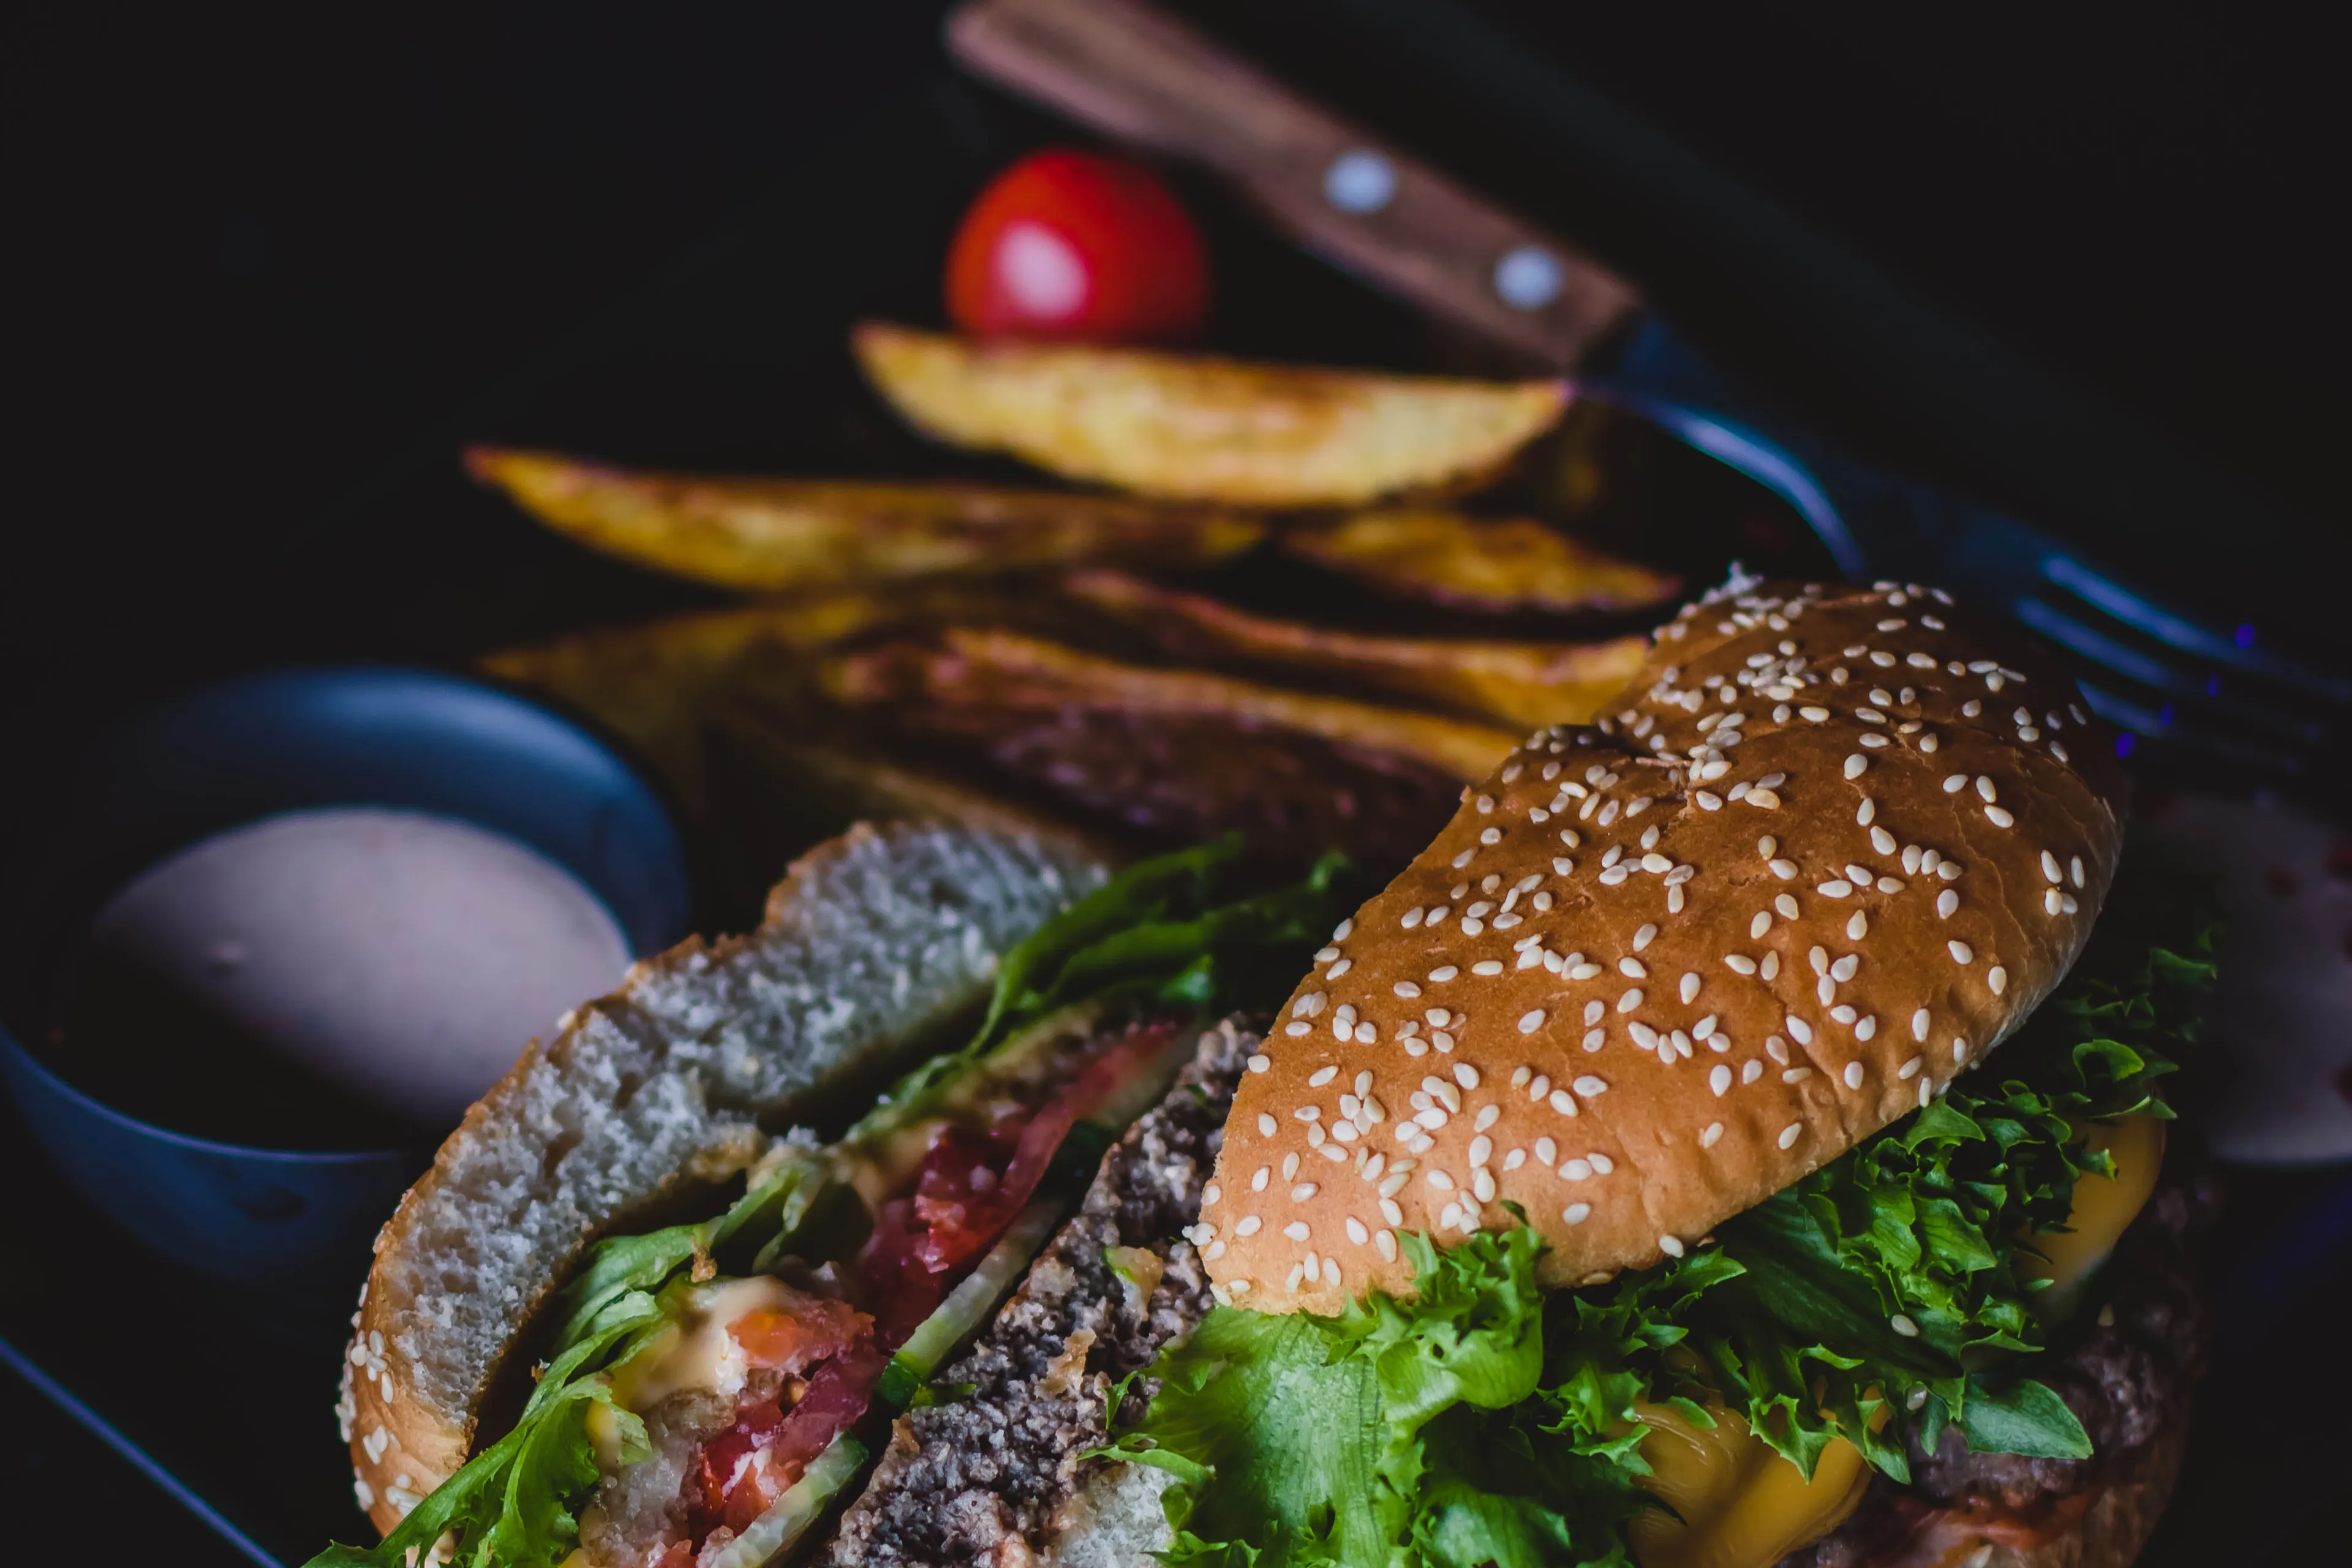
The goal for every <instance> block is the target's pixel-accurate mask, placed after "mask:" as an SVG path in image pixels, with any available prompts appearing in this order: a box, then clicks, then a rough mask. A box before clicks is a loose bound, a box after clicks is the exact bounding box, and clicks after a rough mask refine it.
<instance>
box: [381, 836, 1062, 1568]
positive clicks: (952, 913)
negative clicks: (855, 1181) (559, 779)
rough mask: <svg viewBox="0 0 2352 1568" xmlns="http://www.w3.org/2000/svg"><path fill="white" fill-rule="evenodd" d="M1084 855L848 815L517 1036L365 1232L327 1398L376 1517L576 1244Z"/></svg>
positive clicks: (949, 976) (905, 1015) (733, 1129)
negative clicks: (400, 1193) (617, 977)
mask: <svg viewBox="0 0 2352 1568" xmlns="http://www.w3.org/2000/svg"><path fill="white" fill-rule="evenodd" d="M1102 875H1103V871H1102V868H1100V867H1099V866H1097V865H1093V864H1090V863H1087V862H1086V861H1083V860H1080V859H1077V858H1073V857H1071V856H1070V855H1069V854H1067V853H1066V852H1064V851H1057V850H1055V849H1054V848H1052V847H1047V846H1045V845H1042V844H1040V843H1039V842H1037V841H1034V840H1031V839H1026V838H1022V837H1012V836H1005V835H999V834H992V833H988V832H982V831H977V830H972V829H966V828H954V827H945V826H897V827H891V828H885V829H875V828H870V827H859V828H856V829H854V830H853V831H851V832H850V833H848V834H846V835H845V836H844V837H840V838H837V839H834V840H831V841H830V842H828V843H826V844H825V845H824V846H822V847H819V848H818V849H816V850H814V852H812V853H811V854H809V855H808V856H807V857H805V858H803V859H802V860H800V861H799V862H797V863H796V864H795V865H793V868H791V870H790V872H789V873H788V874H787V876H786V877H785V879H784V880H783V881H782V882H781V883H780V884H778V886H777V887H776V889H775V890H774V891H773V892H772V894H771V895H770V896H769V900H768V908H767V911H766V915H765V918H764V920H763V921H762V922H761V925H760V927H759V929H758V930H757V931H752V932H751V933H750V934H749V935H746V936H742V937H738V938H731V939H729V940H726V941H723V942H718V943H716V944H706V943H704V942H701V941H700V940H698V939H695V940H689V941H688V942H684V943H682V944H681V945H679V946H677V947H675V948H673V949H671V950H670V951H669V952H665V953H663V954H661V955H660V956H658V957H656V958H652V959H647V960H645V961H643V962H641V963H636V964H635V965H633V966H632V967H631V969H630V971H629V973H628V975H627V977H626V978H625V981H624V982H623V984H622V985H621V987H620V989H619V990H617V991H615V992H614V993H613V994H611V995H609V996H606V997H604V998H602V999H601V1000H598V1001H595V1002H592V1003H589V1004H587V1005H584V1006H583V1007H581V1008H579V1009H577V1010H576V1011H574V1012H573V1013H572V1014H569V1015H567V1016H565V1017H564V1018H563V1019H562V1021H561V1022H560V1023H559V1024H558V1026H557V1028H556V1029H555V1031H554V1033H553V1036H552V1037H551V1039H550V1040H549V1041H548V1042H547V1043H546V1044H541V1043H540V1042H538V1041H533V1042H531V1044H530V1046H529V1047H527V1048H526V1049H525V1050H524V1051H523V1053H522V1057H521V1059H520V1060H519V1061H518V1062H517V1063H516V1064H515V1066H514V1068H513V1070H512V1071H510V1072H509V1073H508V1074H507V1076H506V1077H505V1078H504V1079H500V1080H499V1083H498V1084H497V1085H496V1086H495V1087H493V1088H492V1089H490V1091H489V1092H488V1094H486V1095H484V1096H483V1097H482V1099H481V1100H478V1102H476V1104H475V1105H474V1107H473V1108H472V1109H471V1110H468V1111H467V1114H466V1119H465V1121H464V1122H463V1123H462V1124H461V1125H460V1126H459V1127H458V1129H457V1131H455V1132H453V1133H451V1134H450V1136H449V1138H448V1140H447V1142H445V1143H443V1144H442V1146H441V1150H440V1152H439V1153H438V1154H437V1155H436V1157H435V1160H434V1163H433V1168H432V1170H431V1171H429V1172H427V1173H425V1175H424V1176H423V1177H422V1178H420V1179H419V1180H418V1181H417V1183H416V1184H415V1186H414V1187H413V1188H411V1189H410V1190H409V1193H408V1194H407V1196H406V1197H405V1198H404V1199H403V1200H402V1202H401V1205H400V1208H399V1210H398V1212H397V1213H396V1214H395V1215H394V1217H393V1219H392V1221H391V1222H390V1223H389V1224H388V1225H386V1226H384V1229H383V1233H382V1234H381V1235H380V1236H379V1237H377V1240H376V1258H375V1262H374V1266H373V1268H372V1269H371V1270H370V1273H369V1277H368V1281H367V1285H366V1287H365V1288H364V1289H363V1290H362V1293H361V1298H360V1310H359V1311H358V1313H357V1314H356V1315H355V1316H354V1318H353V1320H352V1329H353V1333H352V1342H351V1346H350V1351H349V1353H348V1355H347V1356H346V1358H345V1365H344V1378H343V1381H344V1386H343V1393H342V1398H341V1401H340V1402H339V1405H338V1408H337V1414H338V1415H339V1416H340V1418H341V1422H342V1426H343V1436H344V1438H345V1440H346V1441H347V1442H348V1443H349V1444H350V1445H351V1449H352V1464H353V1466H354V1468H355V1471H356V1476H355V1480H354V1489H355V1491H356V1494H357V1497H358V1500H359V1503H360V1506H361V1507H362V1508H363V1509H365V1510H368V1512H369V1514H370V1516H371V1517H372V1518H373V1520H374V1521H375V1523H376V1525H377V1527H378V1528H379V1529H383V1530H389V1529H391V1528H392V1527H393V1526H394V1524H396V1523H398V1522H399V1521H400V1519H401V1518H402V1517H403V1516H404V1514H405V1513H406V1512H407V1510H409V1509H410V1508H412V1507H414V1506H415V1503H416V1501H417V1500H419V1499H421V1498H423V1497H424V1496H425V1495H426V1494H427V1493H429V1492H430V1491H431V1490H432V1489H434V1488H435V1487H436V1486H437V1485H438V1484H439V1483H440V1482H441V1481H442V1480H443V1479H446V1477H448V1476H449V1475H450V1474H452V1473H454V1472H455V1471H456V1469H457V1468H458V1466H459V1465H461V1464H463V1463H464V1461H465V1458H466V1456H467V1450H468V1447H470V1445H471V1442H472V1438H473V1436H474V1424H475V1419H476V1416H477V1415H478V1409H479V1405H480V1404H481V1401H482V1398H483V1396H484V1394H485V1393H486V1392H487V1390H488V1388H489V1387H490V1385H491V1384H492V1383H493V1381H494V1380H495V1379H496V1378H497V1377H498V1375H499V1370H500V1362H501V1358H502V1357H503V1356H504V1355H505V1354H506V1353H507V1352H509V1349H511V1348H512V1347H513V1346H514V1344H515V1342H516V1329H517V1326H518V1325H519V1324H522V1323H525V1322H527V1321H530V1316H531V1314H532V1312H533V1311H534V1310H536V1309H537V1308H538V1307H539V1306H540V1305H541V1303H542V1302H544V1301H545V1300H547V1299H548V1298H549V1297H550V1296H551V1293H552V1292H553V1291H554V1290H555V1289H557V1288H558V1287H559V1286H560V1285H561V1284H562V1280H563V1279H564V1277H565V1275H566V1273H567V1271H568V1269H569V1268H570V1267H571V1266H572V1264H573V1263H575V1262H576V1261H577V1260H578V1258H580V1256H581V1253H582V1250H583V1247H586V1246H587V1245H588V1244H589V1243H590V1242H592V1241H593V1240H594V1239H595V1238H596V1237H599V1236H602V1235H604V1234H605V1233H606V1232H608V1231H610V1230H613V1229H614V1227H615V1226H616V1225H620V1224H624V1223H625V1222H626V1221H627V1220H628V1218H629V1217H630V1216H631V1215H634V1214H636V1213H639V1212H642V1211H643V1210H645V1209H646V1206H647V1205H651V1204H655V1203H656V1202H658V1201H659V1200H660V1199H661V1198H662V1197H663V1196H664V1195H665V1194H669V1193H672V1192H675V1191H677V1190H678V1189H679V1188H680V1187H681V1186H683V1185H685V1184H692V1183H697V1182H712V1181H719V1180H723V1179H725V1178H726V1177H728V1176H730V1175H732V1174H734V1173H738V1172H740V1171H741V1170H742V1169H743V1168H745V1167H746V1166H748V1165H749V1164H750V1163H751V1162H752V1161H753V1160H755V1159H756V1158H757V1157H758V1156H759V1154H760V1152H761V1148H762V1147H763V1145H764V1142H765V1138H764V1136H763V1134H762V1132H761V1124H762V1123H764V1124H766V1125H768V1126H771V1127H773V1126H775V1125H777V1124H778V1123H779V1122H781V1121H789V1120H790V1118H791V1116H792V1114H793V1106H794V1104H795V1102H797V1101H799V1100H802V1099H803V1097H805V1096H807V1095H810V1094H811V1093H813V1092H814V1091H819V1090H822V1089H824V1088H825V1087H826V1086H827V1084H829V1083H831V1082H833V1081H835V1080H837V1079H840V1078H842V1077H843V1076H844V1075H845V1074H848V1073H850V1072H852V1071H854V1070H856V1068H858V1067H859V1066H860V1065H861V1064H868V1065H870V1064H871V1062H872V1061H873V1060H874V1059H875V1058H876V1056H877V1053H879V1054H881V1055H883V1056H887V1055H888V1054H889V1053H891V1052H892V1051H893V1050H894V1049H896V1048H898V1047H903V1046H905V1045H907V1044H908V1043H909V1042H912V1041H915V1040H918V1039H919V1038H921V1037H925V1036H926V1035H928V1034H929V1033H930V1032H931V1031H933V1030H935V1029H937V1028H939V1027H940V1026H943V1025H945V1024H946V1023H947V1022H949V1021H950V1019H952V1018H953V1017H954V1016H956V1015H957V1014H958V1013H960V1012H961V1011H963V1010H965V1009H967V1008H970V1007H973V1006H976V1005H978V1004H979V1003H980V1002H981V1001H982V999H983V998H984V997H985V995H986V994H987V990H988V987H989V985H990V984H991V982H992V977H993V975H994V973H995V969H996V963H997V960H998V958H999V956H1000V955H1001V954H1002V953H1003V952H1005V951H1006V950H1007V949H1008V948H1010V947H1012V946H1013V944H1014V943H1016V942H1019V941H1021V939H1022V938H1024V937H1025V936H1027V935H1028V934H1029V933H1030V932H1031V931H1034V930H1035V929H1036V928H1037V926H1038V925H1039V924H1041V923H1042V922H1043V921H1045V919H1046V918H1047V917H1048V916H1049V915H1051V914H1053V913H1054V912H1055V910H1058V909H1060V908H1061V907H1062V906H1063V905H1065V904H1066V903H1067V902H1068V901H1069V900H1071V899H1072V898H1073V897H1075V896H1076V895H1077V894H1078V893H1081V892H1083V891H1085V890H1087V889H1089V888H1091V887H1093V886H1094V885H1095V884H1096V883H1097V882H1098V881H1099V880H1100V879H1101V877H1102Z"/></svg>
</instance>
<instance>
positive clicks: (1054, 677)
mask: <svg viewBox="0 0 2352 1568" xmlns="http://www.w3.org/2000/svg"><path fill="white" fill-rule="evenodd" d="M942 644H943V651H942V652H941V653H940V654H939V655H938V656H937V657H936V658H935V659H934V660H933V662H932V665H931V666H930V668H929V669H928V670H927V671H926V676H927V679H926V684H927V686H928V688H929V690H930V692H931V694H932V695H934V696H944V695H950V694H951V693H952V691H953V689H954V688H955V687H956V685H957V684H958V683H959V682H963V681H970V682H972V683H973V684H974V685H975V687H977V686H978V685H979V684H980V683H982V682H997V683H1011V684H1016V685H1018V686H1020V687H1021V688H1022V689H1024V690H1025V691H1026V692H1027V693H1029V694H1030V695H1031V697H1032V699H1033V700H1049V701H1055V700H1057V701H1061V702H1066V703H1068V704H1071V705H1074V706H1092V707H1101V708H1117V709H1121V710H1126V711H1129V712H1131V713H1139V714H1151V713H1159V714H1168V715H1213V716H1218V717H1225V718H1231V719H1234V720H1237V721H1244V722H1251V723H1258V724H1268V725H1277V726H1280V727H1282V728H1285V729H1290V730H1297V731H1303V732H1305V733H1307V734H1310V735H1314V736H1317V737H1318V738H1320V739H1322V740H1326V741H1332V742H1341V743H1345V744H1350V745H1357V746H1362V747H1366V748H1370V749H1372V750H1376V751H1383V752H1392V753H1394V754H1396V755H1399V756H1402V757H1407V758H1411V759H1413V760H1415V761H1419V762H1422V763H1426V764H1428V765H1430V766H1432V767H1435V768H1441V769H1443V770H1444V771H1445V772H1446V773H1449V774H1451V775H1453V776H1455V777H1458V778H1462V779H1465V780H1468V779H1475V778H1480V777H1483V776H1485V774H1486V771H1487V770H1488V769H1490V768H1492V767H1493V766H1494V765H1495V760H1496V758H1497V757H1500V756H1501V755H1503V754H1504V753H1505V752H1508V751H1509V750H1510V749H1511V748H1512V747H1513V746H1515V745H1517V743H1518V741H1519V735H1518V733H1517V731H1510V730H1499V729H1494V728H1491V727H1489V726H1487V725H1484V724H1474V723H1470V722H1467V721H1463V720H1459V719H1447V718H1443V717H1441V716H1439V715H1437V714H1434V713H1422V712H1414V711H1412V710H1406V709H1401V708H1383V707H1379V706H1376V705H1374V704H1371V703H1366V702H1355V701H1350V700H1347V699H1345V698H1339V697H1327V696H1319V695H1317V694H1315V693H1312V692H1305V691H1292V690H1286V689H1282V688H1280V687H1273V686H1261V685H1258V684H1255V683H1254V682H1251V681H1245V680H1235V679H1231V678H1229V677H1226V676H1222V675H1210V674H1205V673H1202V672H1201V671H1199V670H1189V669H1149V668H1143V667H1141V666H1138V665H1132V664H1122V663H1120V662H1118V660H1116V659H1108V658H1097V657H1096V656H1095V655H1092V654H1088V653H1081V652H1079V651H1078V650H1077V649H1076V648H1072V647H1064V646H1062V645H1061V644H1059V643H1051V642H1045V641H1043V640H1041V639H1039V638H1036V637H1023V636H1021V635H1019V634H1018V633H1014V632H1004V631H990V630H976V629H972V628H970V627H963V626H957V627H951V628H950V629H949V630H948V632H947V633H946V634H945V636H944V637H943V639H942ZM881 670H882V666H881V665H879V664H877V663H875V662H872V661H868V660H864V659H860V658H846V659H840V660H834V661H830V662H828V663H827V664H826V665H825V666H824V669H823V672H822V673H821V675H820V678H819V679H820V680H821V682H822V684H823V685H824V689H825V690H826V692H827V694H828V695H829V696H831V697H832V698H834V699H835V700H836V701H841V702H845V703H848V704H857V703H862V702H877V701H887V700H891V699H892V698H894V697H896V696H898V694H899V693H900V689H901V688H900V687H899V685H898V683H896V682H895V681H888V680H884V679H882V678H881Z"/></svg>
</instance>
